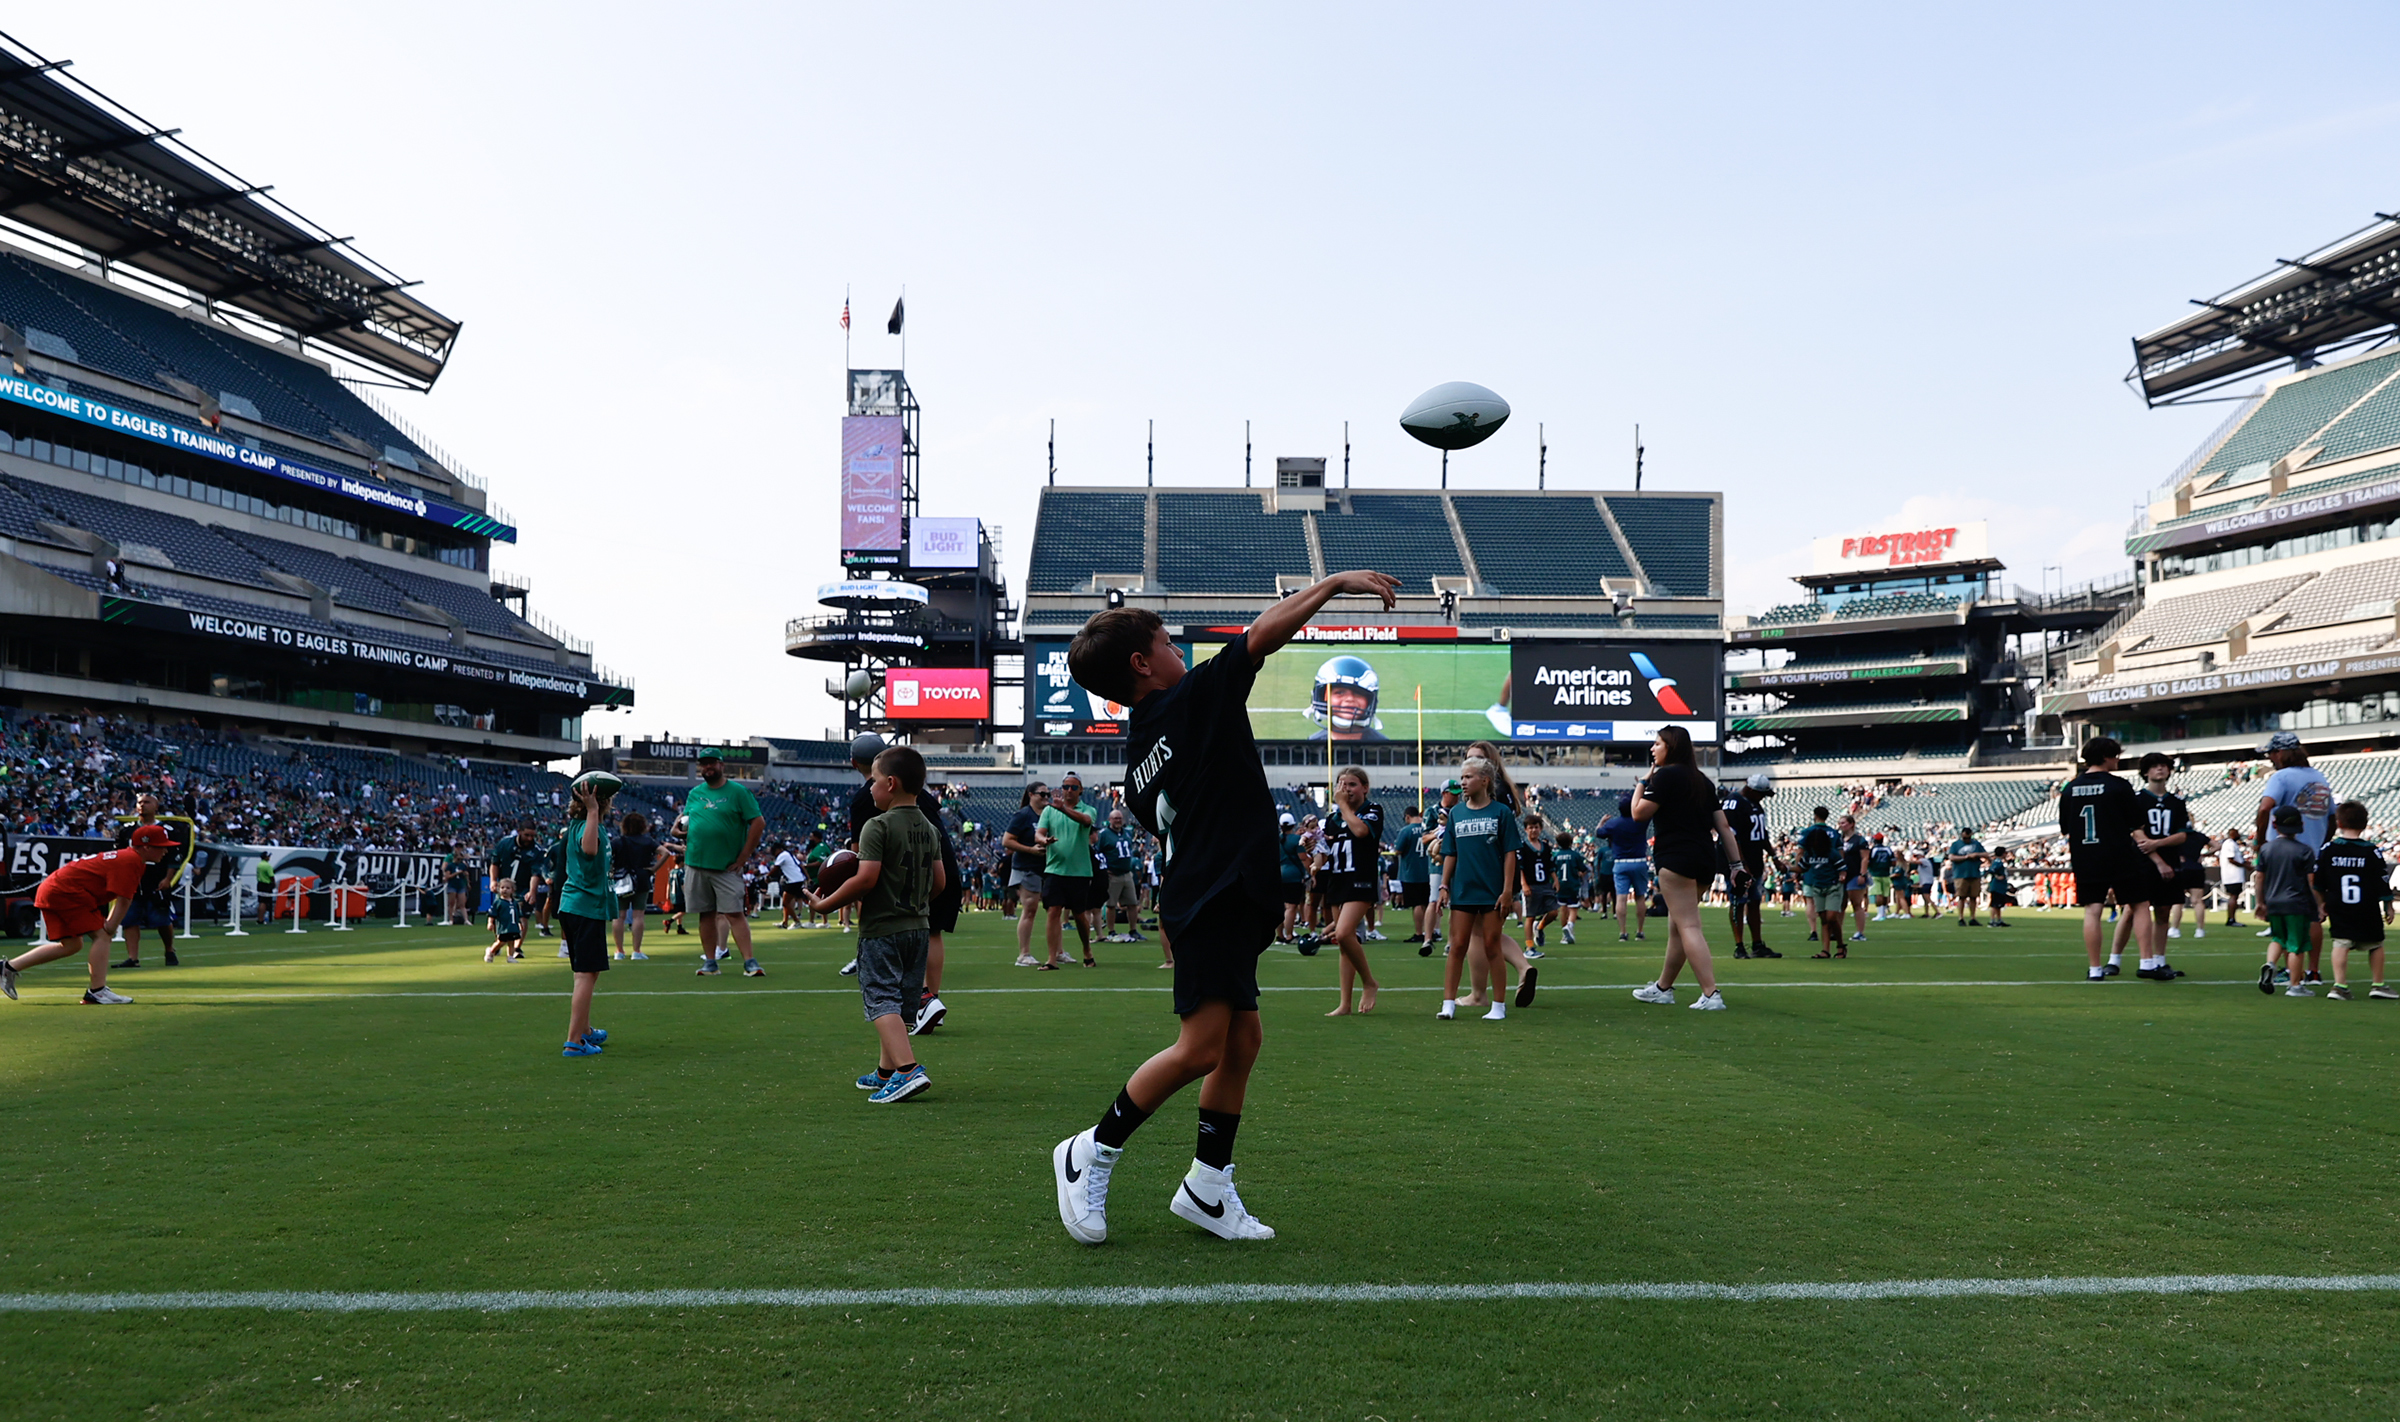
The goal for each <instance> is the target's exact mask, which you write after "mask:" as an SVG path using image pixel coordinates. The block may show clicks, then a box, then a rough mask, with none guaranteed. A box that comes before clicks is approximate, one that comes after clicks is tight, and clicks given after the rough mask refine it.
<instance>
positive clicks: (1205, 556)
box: [1045, 490, 1310, 597]
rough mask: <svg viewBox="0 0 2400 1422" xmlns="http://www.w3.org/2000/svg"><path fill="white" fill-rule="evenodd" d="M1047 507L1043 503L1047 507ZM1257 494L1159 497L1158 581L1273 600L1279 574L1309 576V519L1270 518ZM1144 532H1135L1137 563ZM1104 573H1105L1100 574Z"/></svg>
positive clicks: (1190, 589) (1173, 587)
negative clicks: (1271, 598)
mask: <svg viewBox="0 0 2400 1422" xmlns="http://www.w3.org/2000/svg"><path fill="white" fill-rule="evenodd" d="M1047 507H1048V505H1047V503H1045V508H1047ZM1263 507H1264V506H1263V505H1262V504H1261V502H1260V500H1259V497H1258V495H1256V494H1250V493H1241V494H1192V493H1170V492H1166V491H1163V490H1162V491H1161V492H1160V493H1159V495H1158V580H1159V582H1160V583H1162V584H1164V585H1165V587H1166V589H1167V590H1168V591H1170V592H1238V593H1260V594H1265V595H1267V596H1270V597H1271V596H1273V595H1274V593H1275V590H1276V589H1275V578H1276V575H1277V574H1285V575H1289V576H1293V577H1300V578H1306V577H1308V576H1309V574H1310V569H1309V561H1308V534H1307V532H1306V530H1305V529H1304V528H1303V526H1302V524H1301V520H1302V518H1304V517H1305V515H1302V514H1298V513H1283V514H1268V513H1264V512H1262V511H1261V510H1262V508H1263ZM1140 536H1141V530H1140V529H1139V527H1138V526H1137V527H1136V528H1135V530H1134V537H1135V539H1136V549H1137V561H1136V567H1138V566H1139V562H1138V549H1139V539H1140ZM1102 571H1105V570H1102Z"/></svg>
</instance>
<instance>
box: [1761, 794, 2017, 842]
mask: <svg viewBox="0 0 2400 1422" xmlns="http://www.w3.org/2000/svg"><path fill="white" fill-rule="evenodd" d="M2057 793H2058V790H2057V786H2055V785H2054V784H2052V783H2051V782H2049V781H2046V780H1953V781H1943V782H1938V783H1934V784H1928V785H1920V786H1915V787H1912V793H1909V794H1905V795H1887V796H1885V797H1884V799H1883V801H1882V803H1880V804H1877V805H1874V806H1871V807H1868V808H1865V809H1862V810H1859V811H1858V812H1857V815H1858V827H1859V832H1860V833H1862V834H1874V833H1876V832H1878V831H1882V832H1885V833H1895V832H1896V833H1900V834H1905V835H1907V836H1908V837H1910V838H1911V839H1915V838H1921V837H1922V836H1923V835H1924V834H1925V832H1926V827H1927V826H1928V825H1937V826H1938V825H1956V826H1966V827H1968V828H1972V829H1976V830H1982V829H1984V828H1986V827H1987V826H1992V825H1996V824H1999V823H2001V822H2003V821H2005V820H2008V819H2010V818H2012V817H2014V816H2017V815H2021V814H2023V813H2024V812H2025V811H2026V810H2027V809H2029V808H2031V807H2034V806H2038V805H2040V804H2042V803H2044V802H2045V801H2048V800H2051V799H2054V798H2055V797H2056V795H2057ZM1849 804H1850V801H1849V797H1848V796H1846V795H1843V794H1841V792H1840V790H1839V788H1838V787H1836V786H1831V785H1823V786H1806V785H1796V786H1791V787H1789V788H1788V789H1786V790H1785V792H1784V793H1782V794H1779V795H1777V796H1776V797H1775V798H1774V799H1771V800H1769V801H1767V809H1766V814H1767V823H1768V824H1770V825H1772V826H1773V827H1774V828H1775V830H1776V832H1777V833H1783V832H1786V831H1791V830H1797V829H1799V828H1800V827H1801V826H1803V825H1806V824H1808V823H1809V822H1810V821H1811V820H1813V819H1814V818H1815V809H1816V807H1817V806H1819V805H1823V806H1825V807H1826V808H1827V809H1829V810H1831V811H1832V812H1833V817H1834V818H1835V819H1837V820H1838V819H1840V818H1841V816H1842V815H1843V814H1844V813H1846V812H1848V810H1849Z"/></svg>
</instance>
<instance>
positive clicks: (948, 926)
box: [925, 883, 967, 933]
mask: <svg viewBox="0 0 2400 1422" xmlns="http://www.w3.org/2000/svg"><path fill="white" fill-rule="evenodd" d="M966 898H967V886H966V885H965V884H962V883H953V884H952V885H951V886H950V887H949V888H947V889H944V890H943V891H942V892H941V893H939V894H936V895H935V896H934V899H933V902H931V903H929V904H927V905H926V906H925V910H926V927H927V928H928V929H930V930H931V931H933V932H935V933H956V932H957V931H958V910H959V906H960V905H961V904H963V903H965V902H966Z"/></svg>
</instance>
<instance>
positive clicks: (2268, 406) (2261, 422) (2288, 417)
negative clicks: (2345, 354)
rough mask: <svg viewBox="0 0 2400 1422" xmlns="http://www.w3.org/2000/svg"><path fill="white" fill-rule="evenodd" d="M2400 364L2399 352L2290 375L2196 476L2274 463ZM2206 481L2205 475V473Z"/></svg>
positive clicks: (2197, 471) (2397, 368)
mask: <svg viewBox="0 0 2400 1422" xmlns="http://www.w3.org/2000/svg"><path fill="white" fill-rule="evenodd" d="M2396 370H2400V352H2395V353H2394V354H2392V355H2384V356H2377V357H2375V358H2373V359H2371V360H2362V361H2359V362H2358V363H2356V364H2355V365H2346V366H2343V367H2341V368H2340V369H2338V370H2329V371H2325V372H2323V373H2321V374H2318V375H2312V376H2309V377H2308V378H2307V379H2304V380H2294V381H2291V382H2289V383H2287V384H2285V385H2283V386H2281V387H2280V388H2278V389H2277V390H2276V392H2275V393H2274V394H2273V395H2270V396H2268V397H2267V399H2266V401H2265V403H2263V404H2261V405H2260V406H2259V407H2258V408H2257V409H2255V410H2253V411H2251V412H2250V418H2249V419H2246V420H2244V421H2242V424H2241V427H2240V428H2239V429H2236V430H2235V431H2234V432H2233V434H2232V436H2231V437H2229V438H2228V439H2227V440H2226V441H2225V443H2223V444H2222V445H2219V446H2218V447H2217V452H2216V453H2214V454H2212V455H2210V456H2209V457H2208V462H2207V463H2205V464H2202V465H2201V466H2200V468H2199V469H2198V470H2196V471H2195V477H2199V476H2206V475H2210V474H2219V473H2224V472H2227V471H2230V470H2235V469H2240V468H2242V467H2243V466H2245V465H2250V464H2259V463H2272V462H2274V461H2275V460H2278V459H2281V458H2282V457H2283V456H2285V455H2287V454H2290V453H2291V452H2292V451H2293V450H2295V449H2298V448H2299V447H2300V443H2301V441H2303V440H2305V439H2307V438H2308V437H2309V436H2310V435H2312V434H2315V433H2316V432H2317V430H2318V429H2320V428H2321V427H2323V426H2324V424H2325V422H2326V421H2328V420H2330V419H2332V418H2333V417H2334V416H2335V415H2338V414H2340V413H2341V412H2342V409H2343V407H2345V406H2347V405H2349V404H2350V403H2351V402H2352V401H2354V400H2356V399H2358V397H2359V396H2361V395H2364V394H2366V393H2367V392H2368V391H2369V390H2371V389H2373V388H2374V387H2375V385H2376V384H2377V382H2379V381H2382V380H2385V379H2387V378H2389V377H2390V376H2391V375H2392V373H2393V372H2394V371H2396ZM2202 483H2203V485H2205V483H2206V480H2205V478H2202Z"/></svg>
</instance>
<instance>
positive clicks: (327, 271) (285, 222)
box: [0, 32, 458, 388]
mask: <svg viewBox="0 0 2400 1422" xmlns="http://www.w3.org/2000/svg"><path fill="white" fill-rule="evenodd" d="M70 62H71V61H68V60H55V61H53V60H49V59H45V58H43V57H42V56H41V55H39V54H37V53H35V52H34V51H33V50H32V49H30V48H28V47H27V46H26V45H24V44H23V43H22V42H20V41H18V40H17V39H16V38H15V37H13V36H11V35H8V34H6V33H5V32H0V217H6V218H9V219H12V220H13V221H15V222H16V223H19V224H21V225H22V226H24V227H27V228H30V229H32V230H33V231H35V232H37V233H41V234H44V235H46V236H49V237H52V238H55V239H58V240H61V241H65V242H69V243H72V244H74V245H75V246H77V247H79V248H81V249H83V250H85V251H87V252H91V253H95V254H97V255H98V256H99V257H100V258H101V259H102V260H104V261H107V262H111V263H122V264H123V265H125V266H127V267H131V268H134V269H137V270H139V271H141V272H144V273H147V274H149V275H152V276H156V277H161V278H164V279H165V280H167V281H170V282H173V283H175V284H176V285H178V286H181V287H183V288H184V289H186V290H187V291H190V292H192V293H193V294H195V295H197V296H201V297H205V298H206V299H208V300H209V301H211V302H215V303H218V304H221V305H223V306H227V307H231V308H234V309H235V310H238V311H240V312H243V313H245V314H248V315H250V316H253V317H256V318H258V319H260V320H263V321H266V322H269V323H272V324H273V325H276V326H280V327H283V328H285V329H287V330H290V331H292V332H294V333H295V334H297V335H298V336H299V337H301V338H302V339H303V340H310V341H318V342H321V343H323V344H325V345H327V346H329V347H331V348H333V349H334V350H336V351H338V352H339V353H341V354H342V355H344V356H346V357H349V358H351V359H353V360H357V361H360V362H362V363H364V364H366V365H368V366H370V367H372V368H374V369H375V370H377V371H379V372H382V373H384V374H388V375H390V376H392V377H394V378H395V379H398V380H400V381H402V382H403V383H405V384H408V385H411V386H415V387H419V388H426V387H430V386H431V385H432V384H433V382H434V381H435V380H436V379H438V378H439V377H440V375H441V373H442V363H443V361H444V360H446V359H447V358H448V356H449V352H450V347H451V344H452V342H454V341H456V340H457V338H458V323H457V322H456V321H453V320H451V319H450V318H449V317H447V316H444V315H442V314H441V313H440V312H438V311H435V310H434V309H433V308H432V307H430V306H427V305H425V304H424V303H423V302H421V301H418V300H417V299H416V298H414V297H412V296H410V295H408V293H407V288H408V287H410V286H412V285H414V283H412V282H406V281H402V280H401V279H400V278H399V277H398V276H395V275H394V274H393V273H391V272H390V271H387V270H386V269H384V268H383V267H382V266H380V265H378V264H376V263H375V262H372V261H370V260H368V259H367V258H366V257H364V256H362V255H360V254H359V252H358V251H357V250H356V249H355V248H353V247H351V246H350V243H349V239H348V238H343V237H336V236H333V235H332V234H330V233H328V232H327V231H325V230H324V229H323V228H321V227H318V226H317V225H316V224H315V223H313V222H310V221H308V220H307V219H305V218H303V217H301V216H300V215H299V214H298V213H295V212H293V211H292V210H291V209H289V208H287V207H285V206H284V205H283V204H281V203H279V202H276V201H275V200H274V199H273V198H272V197H271V196H269V192H270V189H268V188H265V187H260V186H256V185H254V184H252V183H249V182H247V181H245V180H243V179H242V178H239V177H237V176H235V175H234V174H233V173H231V172H229V171H227V170H226V169H225V168H223V167H221V166H220V165H218V164H216V163H213V162H211V161H209V160H208V159H207V158H204V157H202V156H201V155H200V154H199V153H197V152H195V151H193V150H192V149H190V148H188V147H186V146H185V145H183V144H182V143H179V142H177V141H176V139H175V134H176V130H174V129H161V128H158V127H157V126H155V125H153V124H151V123H150V122H149V121H147V120H145V119H143V118H142V117H141V116H140V115H138V114H135V113H134V112H132V111H131V110H130V109H127V108H125V107H124V106H123V105H121V104H119V103H117V102H115V101H114V100H112V99H110V98H108V97H107V96H106V95H104V94H102V93H100V92H99V91H98V90H96V89H93V88H92V87H91V86H89V85H87V84H84V83H81V82H80V81H78V80H75V79H73V78H71V77H69V76H68V75H67V74H66V72H65V70H66V68H67V65H68V64H69V63H70Z"/></svg>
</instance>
